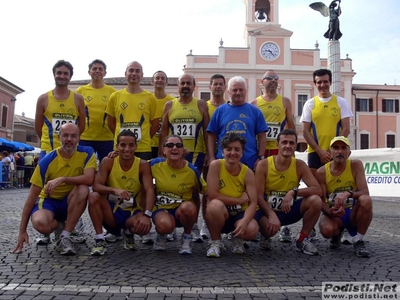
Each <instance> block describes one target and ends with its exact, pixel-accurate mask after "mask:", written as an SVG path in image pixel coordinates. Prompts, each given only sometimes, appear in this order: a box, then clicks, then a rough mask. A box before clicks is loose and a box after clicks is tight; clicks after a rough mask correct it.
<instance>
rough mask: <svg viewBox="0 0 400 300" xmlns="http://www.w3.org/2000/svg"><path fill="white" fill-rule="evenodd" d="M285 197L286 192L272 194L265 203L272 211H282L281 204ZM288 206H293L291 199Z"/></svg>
mask: <svg viewBox="0 0 400 300" xmlns="http://www.w3.org/2000/svg"><path fill="white" fill-rule="evenodd" d="M285 196H286V192H272V193H271V196H269V197H268V200H267V203H268V205H269V207H271V209H272V210H274V211H282V202H283V199H284V198H285ZM290 206H293V199H292V201H290Z"/></svg>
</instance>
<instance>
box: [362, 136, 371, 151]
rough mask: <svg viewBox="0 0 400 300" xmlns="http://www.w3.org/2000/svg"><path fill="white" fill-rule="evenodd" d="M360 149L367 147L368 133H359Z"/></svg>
mask: <svg viewBox="0 0 400 300" xmlns="http://www.w3.org/2000/svg"><path fill="white" fill-rule="evenodd" d="M360 149H369V134H360Z"/></svg>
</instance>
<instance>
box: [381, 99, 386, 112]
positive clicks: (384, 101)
mask: <svg viewBox="0 0 400 300" xmlns="http://www.w3.org/2000/svg"><path fill="white" fill-rule="evenodd" d="M382 112H386V99H382Z"/></svg>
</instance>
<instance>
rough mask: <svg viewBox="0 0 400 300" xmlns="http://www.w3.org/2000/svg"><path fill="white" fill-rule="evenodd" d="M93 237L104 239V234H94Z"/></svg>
mask: <svg viewBox="0 0 400 300" xmlns="http://www.w3.org/2000/svg"><path fill="white" fill-rule="evenodd" d="M95 239H96V240H105V237H104V234H103V233H100V234H96V237H95Z"/></svg>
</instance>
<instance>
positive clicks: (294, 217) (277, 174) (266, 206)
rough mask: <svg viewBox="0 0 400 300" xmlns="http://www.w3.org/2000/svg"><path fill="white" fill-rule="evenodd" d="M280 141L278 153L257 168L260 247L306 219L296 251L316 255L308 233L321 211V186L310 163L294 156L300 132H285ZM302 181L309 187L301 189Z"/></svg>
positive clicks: (278, 139)
mask: <svg viewBox="0 0 400 300" xmlns="http://www.w3.org/2000/svg"><path fill="white" fill-rule="evenodd" d="M277 144H278V154H277V155H273V156H270V157H268V158H267V159H264V160H262V161H260V162H259V163H258V164H257V167H256V186H257V195H258V206H259V210H258V211H257V212H256V215H255V217H254V218H255V219H256V220H257V221H258V223H259V225H260V232H261V240H260V244H259V245H260V248H261V249H263V250H270V249H272V245H271V237H272V236H274V235H275V234H276V233H277V232H278V231H279V228H280V226H281V225H289V224H293V223H296V222H298V221H299V220H301V219H302V220H303V226H302V228H301V231H300V235H299V238H298V240H297V242H296V250H298V251H301V252H303V253H304V254H308V255H315V254H317V253H318V249H317V248H316V247H315V246H314V245H313V244H312V243H311V241H310V239H309V237H308V236H309V233H310V232H311V230H312V229H313V228H314V226H315V224H316V223H317V221H318V218H319V215H320V213H321V199H320V194H321V188H320V187H319V184H318V182H317V180H316V179H315V177H314V176H313V174H312V173H311V171H310V169H309V168H308V167H307V165H306V164H305V163H304V162H303V161H302V160H300V159H296V158H295V157H294V156H293V154H294V151H295V150H296V147H297V133H296V131H294V130H291V129H285V130H283V131H281V132H280V133H279V134H278V137H277ZM301 180H303V181H304V183H305V184H306V186H307V187H306V188H302V189H299V184H300V181H301Z"/></svg>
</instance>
